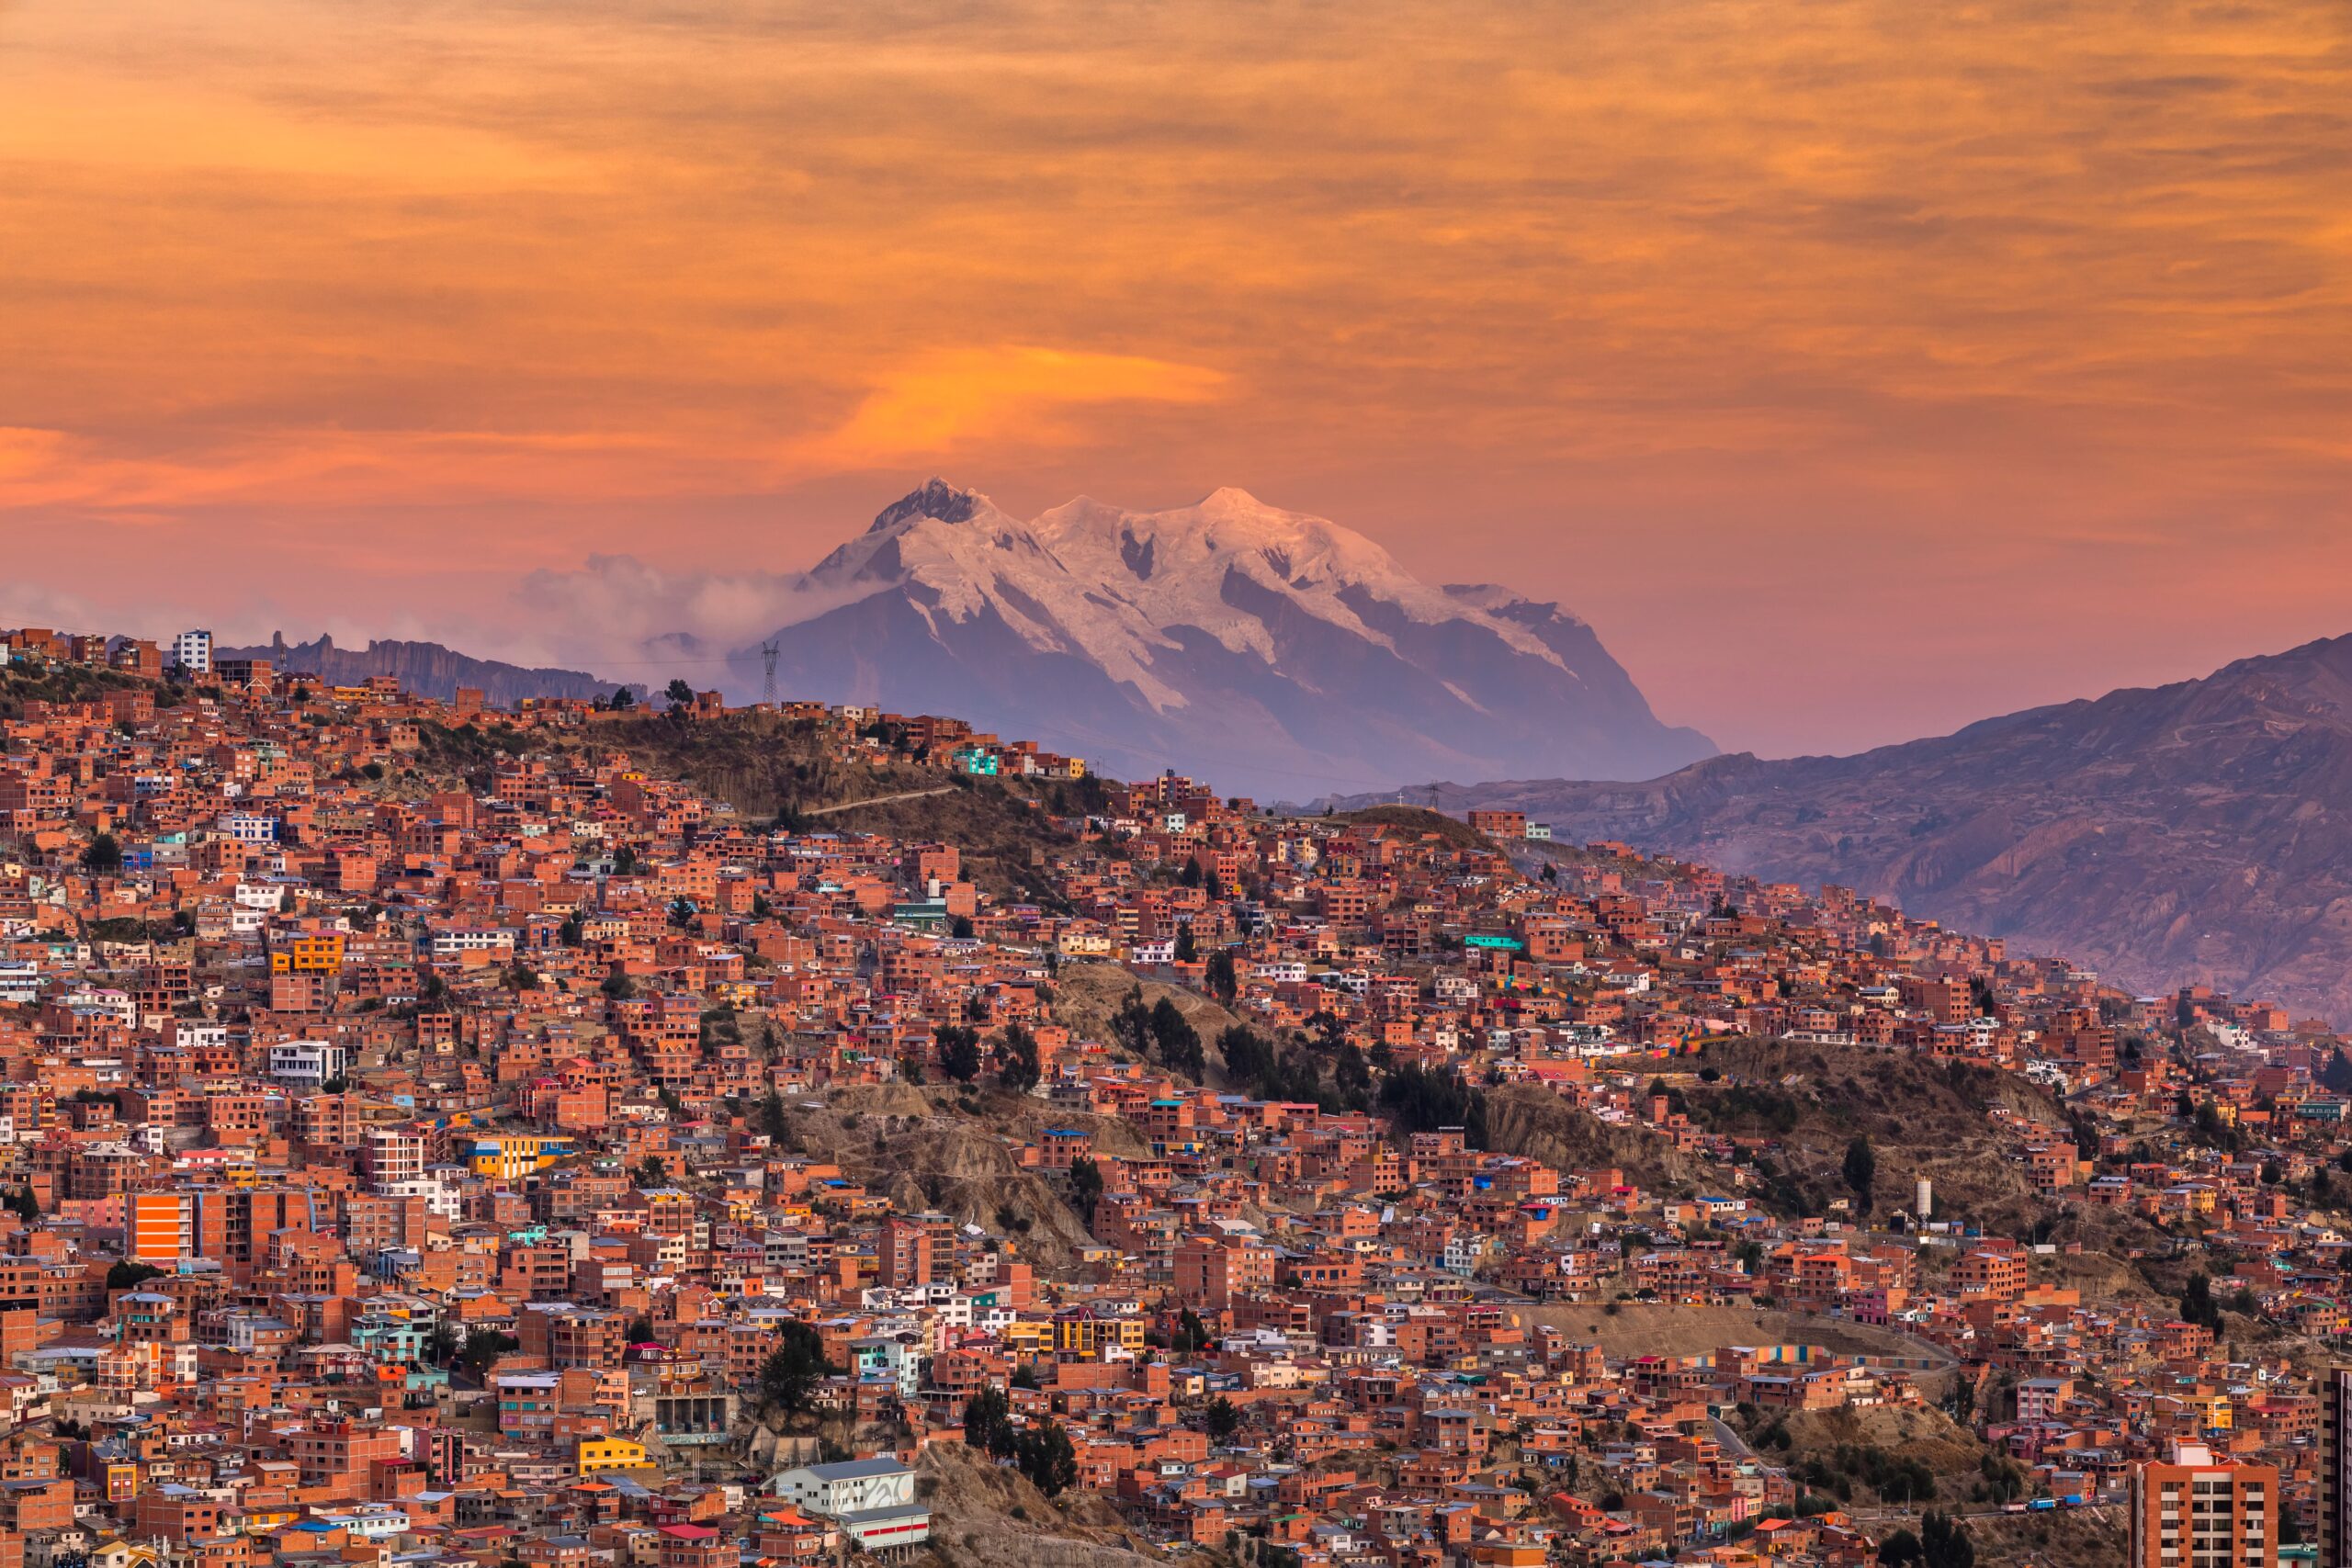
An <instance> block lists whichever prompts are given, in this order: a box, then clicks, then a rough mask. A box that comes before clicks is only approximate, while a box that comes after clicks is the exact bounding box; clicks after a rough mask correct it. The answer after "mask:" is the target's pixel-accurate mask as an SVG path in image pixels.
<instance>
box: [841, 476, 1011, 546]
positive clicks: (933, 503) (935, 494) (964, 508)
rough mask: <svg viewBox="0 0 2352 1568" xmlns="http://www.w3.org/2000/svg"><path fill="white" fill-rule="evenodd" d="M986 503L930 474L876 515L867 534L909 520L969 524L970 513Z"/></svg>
mask: <svg viewBox="0 0 2352 1568" xmlns="http://www.w3.org/2000/svg"><path fill="white" fill-rule="evenodd" d="M988 501H989V498H988V497H987V496H984V495H982V494H980V493H979V492H978V491H969V490H958V489H956V487H955V486H954V485H951V484H949V483H948V482H947V481H946V480H945V479H941V478H940V477H939V476H938V475H936V474H933V476H932V477H931V478H930V479H928V480H926V481H925V482H924V483H923V484H922V485H920V486H918V487H917V488H916V489H914V490H910V491H908V492H907V493H906V494H904V495H902V496H900V497H899V499H898V500H896V501H894V502H891V503H890V504H889V505H888V506H886V507H884V508H883V509H882V510H881V511H880V512H877V513H875V515H874V525H873V526H872V527H871V528H868V529H867V530H866V532H867V533H869V534H879V533H881V532H882V531H883V530H884V529H886V528H889V527H892V526H895V525H898V524H900V523H904V522H905V521H907V520H908V519H909V518H910V517H929V518H932V519H933V520H934V521H937V522H941V523H967V522H969V521H971V517H972V513H975V512H978V510H979V509H980V508H981V507H983V506H985V505H987V504H988Z"/></svg>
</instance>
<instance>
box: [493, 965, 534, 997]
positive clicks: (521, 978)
mask: <svg viewBox="0 0 2352 1568" xmlns="http://www.w3.org/2000/svg"><path fill="white" fill-rule="evenodd" d="M499 984H501V985H503V986H504V987H506V988H507V989H508V990H510V991H518V992H519V991H532V990H537V988H538V985H539V972H538V971H537V970H536V969H534V968H532V967H531V966H530V965H529V964H525V963H523V962H522V961H521V960H520V959H517V960H516V961H515V963H514V964H510V965H508V966H507V970H506V973H505V974H504V975H503V976H500V977H499Z"/></svg>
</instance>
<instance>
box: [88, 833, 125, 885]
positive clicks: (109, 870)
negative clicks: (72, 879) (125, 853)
mask: <svg viewBox="0 0 2352 1568" xmlns="http://www.w3.org/2000/svg"><path fill="white" fill-rule="evenodd" d="M82 869H83V870H85V871H86V872H88V873H90V874H92V875H94V876H112V875H113V874H115V873H116V872H119V871H120V870H121V869H122V845H121V844H120V843H119V842H117V841H116V839H115V836H114V835H113V834H112V833H100V834H97V835H96V836H95V837H94V838H92V839H91V840H90V847H89V848H88V849H86V850H85V851H83V852H82Z"/></svg>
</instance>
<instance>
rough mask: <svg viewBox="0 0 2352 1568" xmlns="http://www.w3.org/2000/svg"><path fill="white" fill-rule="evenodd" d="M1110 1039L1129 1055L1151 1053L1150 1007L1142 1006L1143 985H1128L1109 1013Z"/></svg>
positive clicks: (1146, 1054)
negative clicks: (1117, 1004)
mask: <svg viewBox="0 0 2352 1568" xmlns="http://www.w3.org/2000/svg"><path fill="white" fill-rule="evenodd" d="M1111 1039H1112V1041H1113V1042H1114V1043H1115V1044H1117V1045H1118V1046H1119V1048H1120V1049H1122V1050H1124V1051H1125V1052H1126V1053H1127V1054H1128V1055H1131V1056H1148V1055H1151V1009H1149V1008H1148V1007H1146V1006H1144V1001H1143V987H1141V986H1130V987H1127V994H1126V995H1125V996H1124V997H1121V998H1119V1009H1118V1010H1117V1011H1116V1012H1114V1013H1113V1014H1112V1015H1111Z"/></svg>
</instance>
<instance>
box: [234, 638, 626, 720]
mask: <svg viewBox="0 0 2352 1568" xmlns="http://www.w3.org/2000/svg"><path fill="white" fill-rule="evenodd" d="M212 651H213V657H214V658H215V659H266V660H269V661H270V664H271V666H272V668H274V669H276V670H278V671H292V670H300V671H308V672H309V673H311V674H314V675H317V676H320V677H321V678H322V679H324V680H326V681H329V682H334V683H335V684H338V685H356V684H357V683H359V682H364V681H366V680H367V679H368V677H369V676H371V675H393V676H397V677H399V679H400V682H401V687H402V688H403V689H405V690H407V691H412V692H415V693H417V694H420V695H424V696H428V697H432V698H434V699H435V700H436V701H439V702H445V703H446V702H448V701H449V700H450V699H451V698H452V697H453V696H454V695H455V694H456V692H457V689H458V687H459V686H471V687H475V688H478V689H479V690H480V691H481V694H482V698H483V700H484V701H485V702H487V703H489V704H491V705H492V706H494V707H512V706H513V705H515V703H516V702H518V701H520V700H521V699H522V698H524V697H601V696H604V695H606V694H609V693H611V692H612V691H613V690H614V689H615V688H616V686H617V685H618V684H619V682H613V681H606V680H603V679H600V678H599V677H597V676H594V675H592V674H590V673H588V672H587V671H584V670H562V669H556V668H553V667H537V666H527V665H521V664H509V663H507V662H505V661H503V660H496V659H476V658H474V657H473V656H472V655H470V654H467V653H461V652H459V651H458V649H454V648H451V647H449V646H448V645H447V644H446V643H439V642H416V641H408V640H403V639H401V638H398V637H375V638H371V639H370V640H369V641H368V646H367V647H366V648H364V649H347V648H337V647H336V646H335V642H334V637H331V636H327V635H325V634H322V635H320V636H319V637H315V638H313V639H312V640H311V641H309V642H303V643H289V642H288V641H287V640H286V634H285V633H283V632H278V633H277V634H275V635H273V636H272V637H271V638H270V640H269V641H267V642H265V643H256V644H254V645H253V646H252V647H249V648H230V647H220V648H215V649H213V650H212Z"/></svg>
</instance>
